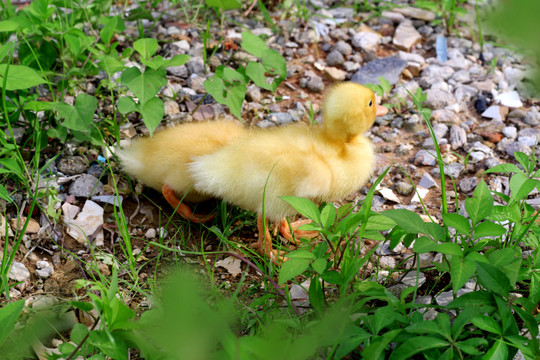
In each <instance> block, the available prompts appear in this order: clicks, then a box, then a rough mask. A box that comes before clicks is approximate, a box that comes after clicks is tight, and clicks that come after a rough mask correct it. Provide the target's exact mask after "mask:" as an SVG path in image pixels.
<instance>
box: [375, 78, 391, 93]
mask: <svg viewBox="0 0 540 360" xmlns="http://www.w3.org/2000/svg"><path fill="white" fill-rule="evenodd" d="M378 79H379V84H380V85H381V87H382V89H383V91H384V93H385V94H389V93H390V90H391V89H392V85H391V84H390V81H388V80H386V79H385V78H384V77H382V76H379V77H378Z"/></svg>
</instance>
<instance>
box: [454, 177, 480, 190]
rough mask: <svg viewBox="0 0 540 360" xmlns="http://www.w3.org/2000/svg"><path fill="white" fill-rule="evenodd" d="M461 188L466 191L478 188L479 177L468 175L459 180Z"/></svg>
mask: <svg viewBox="0 0 540 360" xmlns="http://www.w3.org/2000/svg"><path fill="white" fill-rule="evenodd" d="M458 184H459V188H460V189H461V191H463V192H465V193H469V192H471V191H473V190H474V189H475V188H476V185H478V179H477V178H475V177H466V178H464V179H461V180H460V181H459V183H458Z"/></svg>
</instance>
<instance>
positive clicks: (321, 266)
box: [311, 258, 328, 274]
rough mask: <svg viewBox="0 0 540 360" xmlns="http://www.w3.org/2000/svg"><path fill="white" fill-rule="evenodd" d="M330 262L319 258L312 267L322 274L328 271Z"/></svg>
mask: <svg viewBox="0 0 540 360" xmlns="http://www.w3.org/2000/svg"><path fill="white" fill-rule="evenodd" d="M327 264H328V262H327V261H326V259H324V258H318V259H316V260H315V261H313V262H312V263H311V267H312V268H313V270H315V271H316V272H317V273H318V274H322V273H323V272H324V271H325V270H326V265H327Z"/></svg>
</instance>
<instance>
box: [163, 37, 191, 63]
mask: <svg viewBox="0 0 540 360" xmlns="http://www.w3.org/2000/svg"><path fill="white" fill-rule="evenodd" d="M171 45H173V46H176V47H177V48H178V50H180V52H183V53H187V52H188V51H189V49H190V48H191V46H190V45H189V42H188V41H187V40H180V41H175V42H173V43H171ZM167 69H168V68H167Z"/></svg>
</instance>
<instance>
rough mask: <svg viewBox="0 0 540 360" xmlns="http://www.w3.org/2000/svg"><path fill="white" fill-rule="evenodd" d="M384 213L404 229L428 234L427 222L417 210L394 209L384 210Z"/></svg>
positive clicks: (413, 232)
mask: <svg viewBox="0 0 540 360" xmlns="http://www.w3.org/2000/svg"><path fill="white" fill-rule="evenodd" d="M382 215H384V216H387V217H389V218H390V219H392V220H394V221H395V223H396V224H398V225H399V227H401V228H402V229H403V230H405V231H406V232H408V233H410V234H426V233H427V231H426V223H425V222H424V220H422V218H421V217H420V216H419V215H418V214H417V213H415V212H413V211H410V210H407V209H392V210H386V211H383V212H382Z"/></svg>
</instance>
